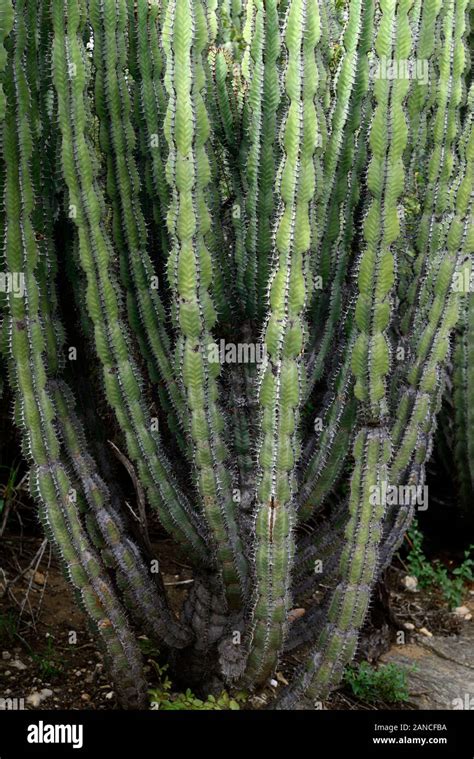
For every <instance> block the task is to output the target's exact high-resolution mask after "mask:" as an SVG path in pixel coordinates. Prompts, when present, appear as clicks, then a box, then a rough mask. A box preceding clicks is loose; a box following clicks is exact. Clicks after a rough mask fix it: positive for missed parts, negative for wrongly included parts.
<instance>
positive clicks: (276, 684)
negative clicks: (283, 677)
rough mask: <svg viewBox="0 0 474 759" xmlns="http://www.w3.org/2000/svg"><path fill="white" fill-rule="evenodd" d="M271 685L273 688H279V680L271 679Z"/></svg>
mask: <svg viewBox="0 0 474 759" xmlns="http://www.w3.org/2000/svg"><path fill="white" fill-rule="evenodd" d="M270 685H271V686H272V688H278V680H270Z"/></svg>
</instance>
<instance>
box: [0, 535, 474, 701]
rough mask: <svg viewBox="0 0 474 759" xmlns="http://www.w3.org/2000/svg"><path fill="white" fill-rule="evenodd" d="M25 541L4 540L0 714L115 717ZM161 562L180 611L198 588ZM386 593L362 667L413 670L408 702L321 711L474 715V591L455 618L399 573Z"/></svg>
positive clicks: (76, 624)
mask: <svg viewBox="0 0 474 759" xmlns="http://www.w3.org/2000/svg"><path fill="white" fill-rule="evenodd" d="M19 540H20V539H19V538H18V537H16V536H11V537H10V536H6V537H5V538H4V539H3V541H4V542H3V545H2V560H1V563H0V566H1V568H0V707H7V708H9V707H10V705H11V703H13V705H14V706H15V705H16V706H17V708H25V709H94V710H101V709H114V708H117V703H116V698H115V693H114V689H113V685H112V683H111V682H110V680H109V679H108V676H107V672H106V671H105V669H104V666H103V661H102V656H101V654H100V652H99V651H98V650H97V648H96V645H95V643H94V640H93V638H92V637H91V636H90V634H89V631H88V628H87V624H86V621H85V618H84V617H83V615H82V613H81V612H80V611H79V609H78V607H77V605H76V603H75V599H74V597H73V595H72V594H71V591H70V588H69V586H68V584H67V583H66V582H65V580H64V578H63V577H62V575H61V572H60V571H59V568H58V566H57V564H56V562H55V560H54V559H53V558H52V556H51V555H50V551H49V547H48V546H47V545H43V544H42V543H41V540H40V539H36V538H23V539H22V540H21V545H20V544H19V542H18V541H19ZM39 549H41V550H39ZM41 551H42V552H41ZM159 554H160V555H161V556H163V559H162V566H161V568H162V572H163V576H164V581H165V583H166V584H167V586H168V590H169V591H170V592H171V595H172V598H173V600H174V602H176V604H181V603H182V601H183V595H184V594H185V593H186V592H187V588H188V587H189V584H190V582H192V580H191V578H190V571H189V568H187V567H186V566H185V565H184V564H183V563H182V562H179V561H177V560H176V558H175V555H174V553H173V551H172V550H167V546H166V543H162V544H160V547H159ZM386 585H387V588H388V590H387V591H386V594H387V596H388V600H387V603H388V616H387V619H386V620H385V621H383V623H382V624H381V625H379V626H377V625H376V624H374V623H373V622H372V623H371V624H370V625H369V626H368V627H367V629H366V631H365V635H364V639H363V642H362V645H361V649H360V657H362V658H365V659H368V660H369V661H371V662H376V661H378V660H379V661H381V662H383V663H387V662H394V663H396V664H398V665H400V666H402V667H404V668H407V669H408V670H409V686H410V698H409V701H408V702H407V703H406V704H404V705H397V706H393V705H390V704H384V703H379V704H375V705H368V704H364V703H361V702H360V701H358V700H357V699H356V698H354V696H353V695H352V694H351V692H350V691H349V689H348V688H347V687H345V688H342V689H340V690H339V691H337V692H336V693H334V694H333V695H332V696H331V698H330V699H329V700H328V702H327V703H325V705H324V708H329V709H371V708H397V709H399V708H405V709H406V708H408V709H428V708H434V709H451V708H474V703H472V704H471V706H470V707H466V703H470V701H469V699H471V700H472V701H474V698H472V697H473V696H474V655H473V654H474V626H473V625H474V623H473V622H472V614H473V612H474V590H473V589H470V590H469V589H466V600H465V606H464V608H463V609H461V610H458V611H457V612H456V613H455V612H453V611H450V610H449V609H448V608H447V607H446V604H444V603H443V601H442V600H441V599H440V597H439V595H438V594H436V592H430V593H428V592H426V591H421V590H420V589H419V588H418V587H417V583H416V581H412V580H410V578H408V579H407V573H406V572H404V570H403V568H402V567H398V568H397V567H394V568H392V569H391V570H390V572H389V575H388V576H387V583H386ZM142 647H143V651H144V654H145V659H146V661H147V664H146V666H147V677H148V679H149V682H150V685H151V686H153V684H154V683H156V682H157V681H158V677H159V673H158V662H159V661H160V654H159V652H158V651H157V649H156V648H155V647H154V646H153V644H152V643H151V642H150V641H148V640H147V639H146V638H143V639H142ZM297 664H298V657H297V656H294V655H292V656H289V657H287V658H286V659H285V660H284V661H283V662H282V665H281V667H280V671H279V672H278V673H277V675H276V676H275V678H274V679H273V680H272V682H271V683H269V684H268V686H267V687H266V688H264V689H263V690H262V691H261V692H259V693H257V694H254V695H253V696H252V697H251V698H250V699H249V701H248V702H247V705H248V708H254V709H255V708H257V709H258V708H263V707H265V706H266V704H267V703H268V702H269V701H270V700H271V697H272V695H273V694H274V693H275V692H276V691H278V690H279V689H281V688H282V687H283V686H284V685H285V683H286V681H287V678H288V677H289V676H290V674H291V672H292V670H294V668H295V667H296V666H297ZM1 699H6V701H4V702H2V700H1ZM9 699H11V700H12V702H9ZM304 706H305V705H304V704H302V707H304Z"/></svg>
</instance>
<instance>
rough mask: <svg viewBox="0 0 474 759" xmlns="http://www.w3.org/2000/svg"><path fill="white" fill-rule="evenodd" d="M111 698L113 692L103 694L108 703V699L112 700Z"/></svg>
mask: <svg viewBox="0 0 474 759" xmlns="http://www.w3.org/2000/svg"><path fill="white" fill-rule="evenodd" d="M113 697H114V692H113V690H109V692H108V693H106V694H105V698H106V699H107V700H108V701H110V699H111V698H113Z"/></svg>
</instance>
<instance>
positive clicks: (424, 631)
mask: <svg viewBox="0 0 474 759" xmlns="http://www.w3.org/2000/svg"><path fill="white" fill-rule="evenodd" d="M418 632H419V633H420V635H424V636H425V638H432V637H433V633H432V632H430V631H429V630H427V629H426V627H420V629H419V630H418Z"/></svg>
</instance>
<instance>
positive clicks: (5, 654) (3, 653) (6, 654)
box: [2, 651, 12, 661]
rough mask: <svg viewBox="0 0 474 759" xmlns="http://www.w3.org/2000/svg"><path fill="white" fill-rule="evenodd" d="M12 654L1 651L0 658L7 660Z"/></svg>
mask: <svg viewBox="0 0 474 759" xmlns="http://www.w3.org/2000/svg"><path fill="white" fill-rule="evenodd" d="M11 658H12V655H11V653H10V651H2V659H3V661H8V659H11Z"/></svg>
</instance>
